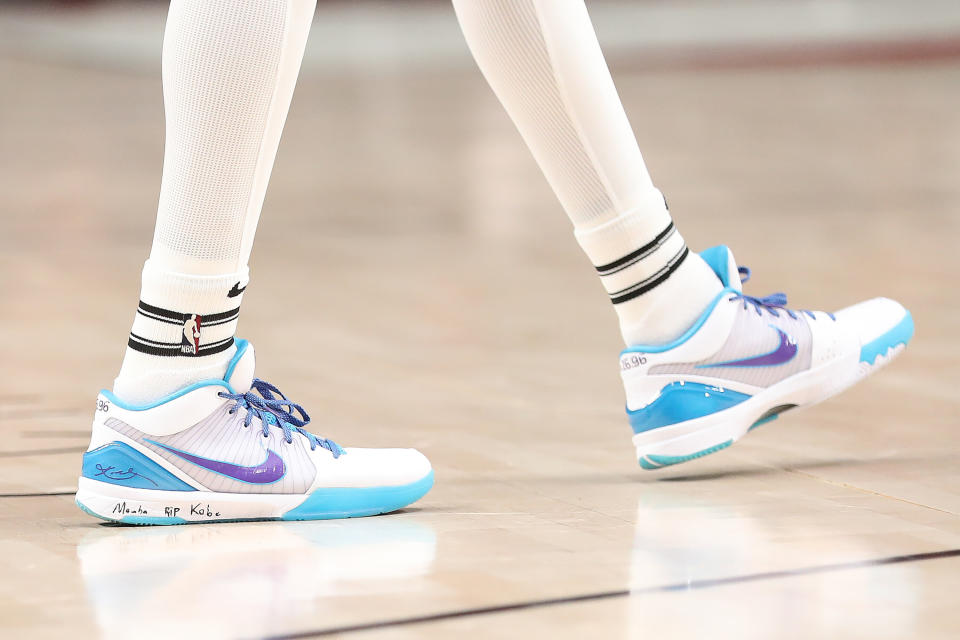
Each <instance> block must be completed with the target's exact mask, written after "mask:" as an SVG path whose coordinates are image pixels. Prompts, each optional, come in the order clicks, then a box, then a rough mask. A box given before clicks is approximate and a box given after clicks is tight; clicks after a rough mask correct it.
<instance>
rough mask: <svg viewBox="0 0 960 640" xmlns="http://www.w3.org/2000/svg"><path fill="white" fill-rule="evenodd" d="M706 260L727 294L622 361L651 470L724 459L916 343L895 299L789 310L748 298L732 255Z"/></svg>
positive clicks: (637, 438)
mask: <svg viewBox="0 0 960 640" xmlns="http://www.w3.org/2000/svg"><path fill="white" fill-rule="evenodd" d="M700 255H701V256H702V257H703V259H704V260H705V261H706V262H707V264H709V265H710V266H711V268H712V269H713V271H714V272H715V273H716V274H717V277H718V278H720V281H721V282H722V283H723V285H724V289H723V291H722V293H721V294H720V295H718V296H717V297H716V298H715V299H714V300H713V302H712V303H711V304H710V306H709V307H708V308H707V309H706V311H704V313H703V315H702V316H701V317H700V319H699V320H698V321H697V322H696V323H695V324H694V325H693V326H692V327H691V328H690V329H689V330H688V331H687V332H686V333H685V334H684V335H682V336H681V337H680V338H678V339H677V340H675V341H674V342H672V343H670V344H666V345H660V346H644V345H637V346H632V347H629V348H627V349H626V350H625V351H623V353H621V354H620V371H621V375H622V377H623V383H624V386H625V387H626V392H627V416H628V417H629V419H630V425H631V426H632V427H633V432H634V436H633V443H634V445H636V448H637V459H638V461H639V462H640V466H641V467H643V468H644V469H659V468H661V467H665V466H668V465H672V464H677V463H680V462H686V461H688V460H693V459H694V458H699V457H701V456H705V455H707V454H710V453H713V452H715V451H719V450H721V449H724V448H726V447H728V446H730V445H731V444H733V443H734V442H736V441H737V440H739V439H740V438H741V437H743V436H744V435H745V434H746V433H747V432H748V431H750V430H751V429H753V428H754V427H757V426H759V425H761V424H763V423H765V422H769V421H770V420H773V419H774V418H776V417H777V415H779V414H780V413H782V412H784V411H786V410H788V409H793V408H795V407H801V406H807V405H811V404H814V403H816V402H820V401H821V400H825V399H826V398H829V397H830V396H832V395H834V394H836V393H838V392H840V391H841V390H843V389H845V388H847V387H848V386H850V385H852V384H854V383H855V382H857V381H858V380H860V379H862V378H863V377H865V376H866V375H868V374H869V373H872V372H873V371H875V370H877V369H879V368H880V367H882V366H883V365H885V364H887V363H888V362H889V361H890V360H891V359H892V358H893V357H894V356H895V355H897V354H898V353H899V352H900V351H902V350H903V348H904V347H905V346H906V344H907V342H909V341H910V338H911V336H912V335H913V319H912V317H911V316H910V313H909V312H908V311H907V310H906V309H904V308H903V307H902V306H901V305H900V304H899V303H897V302H894V301H893V300H889V299H887V298H874V299H873V300H867V301H866V302H861V303H859V304H856V305H854V306H852V307H848V308H846V309H843V310H841V311H837V312H836V313H824V312H822V311H797V310H791V309H787V308H786V304H787V297H786V296H785V295H784V294H782V293H776V294H773V295H771V296H767V297H765V298H754V297H751V296H748V295H744V293H743V288H742V287H743V285H742V282H745V281H746V280H747V279H748V278H749V275H750V270H749V269H747V268H745V267H737V266H736V262H734V259H733V254H732V253H731V252H730V250H729V249H728V248H727V247H724V246H719V247H713V248H711V249H707V250H706V251H704V252H703V253H701V254H700ZM741 276H743V281H741Z"/></svg>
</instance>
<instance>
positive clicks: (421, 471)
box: [338, 448, 433, 486]
mask: <svg viewBox="0 0 960 640" xmlns="http://www.w3.org/2000/svg"><path fill="white" fill-rule="evenodd" d="M338 462H345V463H346V465H349V467H351V469H350V472H352V475H356V476H357V479H358V480H360V479H361V478H362V479H363V480H362V481H361V482H359V484H370V485H376V486H394V485H405V484H410V483H414V482H418V481H420V480H422V479H423V478H425V477H427V476H428V475H430V473H431V472H432V471H433V468H432V467H431V465H430V460H428V459H427V457H426V456H425V455H423V454H422V453H420V452H419V451H417V450H416V449H361V448H347V449H346V455H344V456H341V457H340V459H339V460H338ZM346 465H344V466H346Z"/></svg>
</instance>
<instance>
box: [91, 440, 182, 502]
mask: <svg viewBox="0 0 960 640" xmlns="http://www.w3.org/2000/svg"><path fill="white" fill-rule="evenodd" d="M81 475H83V477H84V478H89V479H91V480H96V481H98V482H106V483H109V484H115V485H119V486H121V487H130V488H131V489H156V490H160V491H196V488H194V487H191V486H190V485H188V484H187V483H186V482H184V481H183V480H181V479H180V478H178V477H176V476H175V475H173V474H172V473H170V472H169V471H167V470H166V469H164V468H163V467H161V466H160V465H159V464H157V463H156V462H154V461H153V460H151V459H150V458H148V457H147V456H145V455H143V454H142V453H140V452H139V451H137V450H136V449H134V448H133V447H131V446H130V445H127V444H124V443H122V442H111V443H109V444H105V445H103V446H102V447H98V448H96V449H94V450H93V451H88V452H86V453H85V454H83V469H82V471H81Z"/></svg>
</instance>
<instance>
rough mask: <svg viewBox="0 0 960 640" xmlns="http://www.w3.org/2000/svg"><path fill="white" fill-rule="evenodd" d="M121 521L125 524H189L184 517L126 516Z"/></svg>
mask: <svg viewBox="0 0 960 640" xmlns="http://www.w3.org/2000/svg"><path fill="white" fill-rule="evenodd" d="M119 522H122V523H123V524H188V522H187V521H186V520H184V519H183V518H166V517H161V516H124V517H122V518H120V520H119Z"/></svg>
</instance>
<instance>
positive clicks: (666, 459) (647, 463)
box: [640, 440, 733, 470]
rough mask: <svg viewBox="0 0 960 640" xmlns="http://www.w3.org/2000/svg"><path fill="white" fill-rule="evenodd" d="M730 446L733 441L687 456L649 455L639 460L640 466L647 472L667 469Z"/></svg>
mask: <svg viewBox="0 0 960 640" xmlns="http://www.w3.org/2000/svg"><path fill="white" fill-rule="evenodd" d="M732 444H733V440H727V441H726V442H721V443H720V444H718V445H714V446H712V447H707V448H706V449H704V450H703V451H697V452H696V453H691V454H690V455H688V456H658V455H655V454H652V453H651V454H648V455H645V456H643V457H642V458H640V466H641V467H643V468H644V469H647V470H652V469H660V468H662V467H669V466H670V465H672V464H680V463H681V462H688V461H690V460H694V459H696V458H702V457H703V456H706V455H710V454H711V453H716V452H717V451H720V450H721V449H726V448H727V447H729V446H730V445H732Z"/></svg>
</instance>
